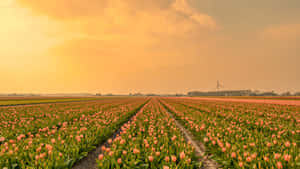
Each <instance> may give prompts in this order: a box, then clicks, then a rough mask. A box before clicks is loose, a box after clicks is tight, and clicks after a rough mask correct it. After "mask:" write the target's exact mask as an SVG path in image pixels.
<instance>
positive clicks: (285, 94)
mask: <svg viewBox="0 0 300 169" xmlns="http://www.w3.org/2000/svg"><path fill="white" fill-rule="evenodd" d="M281 96H292V94H291V92H289V91H287V92H285V93H282V94H281Z"/></svg>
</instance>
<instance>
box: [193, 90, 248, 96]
mask: <svg viewBox="0 0 300 169" xmlns="http://www.w3.org/2000/svg"><path fill="white" fill-rule="evenodd" d="M251 93H252V91H251V90H224V91H209V92H200V91H192V92H188V96H250V95H251Z"/></svg>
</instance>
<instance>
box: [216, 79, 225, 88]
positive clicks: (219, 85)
mask: <svg viewBox="0 0 300 169" xmlns="http://www.w3.org/2000/svg"><path fill="white" fill-rule="evenodd" d="M223 87H224V86H223V85H221V83H220V82H219V80H218V81H217V90H220V89H221V88H223Z"/></svg>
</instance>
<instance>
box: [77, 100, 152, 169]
mask: <svg viewBox="0 0 300 169" xmlns="http://www.w3.org/2000/svg"><path fill="white" fill-rule="evenodd" d="M149 102H150V100H148V101H147V102H146V103H145V104H144V105H143V106H142V107H141V108H140V109H139V110H138V111H136V113H135V114H134V115H132V116H131V117H130V118H129V120H128V121H126V122H125V123H123V124H122V126H121V127H120V128H119V129H118V130H116V131H115V132H114V133H113V134H112V135H111V136H110V137H109V138H108V139H107V140H106V141H105V142H104V143H100V144H99V145H98V146H97V147H96V149H94V150H92V151H90V152H89V153H88V155H87V156H86V157H84V158H83V159H81V160H79V161H78V162H76V163H75V164H74V165H73V167H72V169H97V161H96V159H97V158H98V155H99V154H101V153H102V150H101V147H102V146H105V147H110V144H109V143H108V140H110V139H112V140H114V139H115V138H116V137H117V136H118V135H119V134H120V132H121V131H122V127H123V126H124V125H126V124H128V123H130V122H131V121H132V120H133V119H134V118H135V116H136V114H138V113H139V112H141V111H143V110H144V108H145V107H146V106H147V105H148V104H149Z"/></svg>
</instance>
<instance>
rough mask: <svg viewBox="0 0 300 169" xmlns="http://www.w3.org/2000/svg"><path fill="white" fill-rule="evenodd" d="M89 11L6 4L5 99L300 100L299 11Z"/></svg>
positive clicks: (232, 1)
mask: <svg viewBox="0 0 300 169" xmlns="http://www.w3.org/2000/svg"><path fill="white" fill-rule="evenodd" d="M267 1H269V0H266V2H267ZM88 2H89V3H87V2H86V1H82V0H72V1H71V0H51V1H50V0H43V1H41V0H1V2H0V8H1V10H0V21H1V27H0V37H1V38H0V46H1V47H0V58H1V61H0V77H1V81H0V83H1V85H0V93H11V92H18V93H20V92H21V93H24V92H25V93H30V92H32V93H40V92H41V93H56V92H102V93H108V92H113V93H129V92H156V93H168V92H171V93H176V92H187V91H189V90H214V88H215V85H216V81H217V80H220V81H221V82H222V83H223V84H224V86H225V88H224V89H260V90H276V91H286V90H290V91H298V90H299V91H300V78H299V77H298V76H299V74H300V67H299V66H298V65H299V64H298V63H299V62H300V57H299V54H300V48H299V44H300V20H299V19H300V12H297V11H300V3H299V1H295V0H287V1H285V4H282V2H281V5H280V1H279V0H274V1H272V2H273V3H271V6H269V5H270V3H265V2H260V1H258V0H253V1H252V2H249V4H245V3H242V2H240V1H238V0H228V1H226V3H225V2H217V1H216V0H210V1H208V0H203V1H196V0H152V1H149V0H89V1H88ZM222 3H224V4H222ZM268 4H269V5H268ZM269 8H273V9H274V10H270V9H269ZM239 9H243V11H240V10H239ZM274 11H277V12H274ZM233 12H235V13H233Z"/></svg>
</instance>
